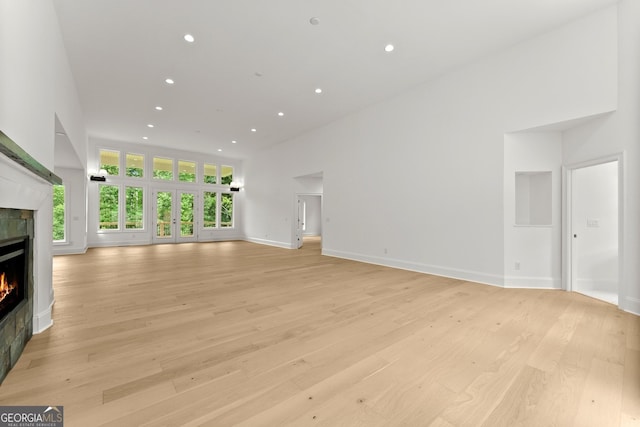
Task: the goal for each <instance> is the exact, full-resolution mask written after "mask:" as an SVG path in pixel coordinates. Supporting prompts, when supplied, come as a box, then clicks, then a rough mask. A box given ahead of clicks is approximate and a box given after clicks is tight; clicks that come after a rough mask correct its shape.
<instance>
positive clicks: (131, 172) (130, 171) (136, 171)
mask: <svg viewBox="0 0 640 427" xmlns="http://www.w3.org/2000/svg"><path fill="white" fill-rule="evenodd" d="M126 173H127V176H131V177H134V178H142V176H143V173H144V169H142V168H127V171H126Z"/></svg>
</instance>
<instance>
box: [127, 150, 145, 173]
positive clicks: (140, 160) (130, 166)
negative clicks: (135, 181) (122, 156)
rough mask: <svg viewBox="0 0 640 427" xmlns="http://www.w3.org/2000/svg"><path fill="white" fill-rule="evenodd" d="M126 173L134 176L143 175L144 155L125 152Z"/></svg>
mask: <svg viewBox="0 0 640 427" xmlns="http://www.w3.org/2000/svg"><path fill="white" fill-rule="evenodd" d="M126 175H127V176H130V177H134V178H142V177H143V176H144V156H143V155H142V154H131V153H127V156H126Z"/></svg>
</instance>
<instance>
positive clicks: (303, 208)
mask: <svg viewBox="0 0 640 427" xmlns="http://www.w3.org/2000/svg"><path fill="white" fill-rule="evenodd" d="M294 182H295V188H296V192H295V194H294V213H293V218H294V220H293V221H292V223H293V224H292V225H293V227H292V228H293V230H292V231H293V234H292V237H293V240H292V242H291V247H292V248H297V249H299V248H301V247H302V246H303V245H304V243H305V240H306V241H308V242H310V243H311V242H313V243H314V244H315V246H318V247H319V248H320V250H322V195H323V173H322V172H317V173H313V174H309V175H303V176H298V177H295V178H294Z"/></svg>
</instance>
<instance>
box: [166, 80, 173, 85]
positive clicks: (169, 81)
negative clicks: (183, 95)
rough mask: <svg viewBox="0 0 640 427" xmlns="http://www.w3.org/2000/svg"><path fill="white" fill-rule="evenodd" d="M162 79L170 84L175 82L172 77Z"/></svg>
mask: <svg viewBox="0 0 640 427" xmlns="http://www.w3.org/2000/svg"><path fill="white" fill-rule="evenodd" d="M164 81H165V82H166V83H167V84H168V85H172V84H174V83H175V82H174V81H173V79H165V80H164Z"/></svg>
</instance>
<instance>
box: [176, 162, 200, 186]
mask: <svg viewBox="0 0 640 427" xmlns="http://www.w3.org/2000/svg"><path fill="white" fill-rule="evenodd" d="M178 180H179V181H182V182H196V164H195V163H194V162H187V161H185V160H178Z"/></svg>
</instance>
